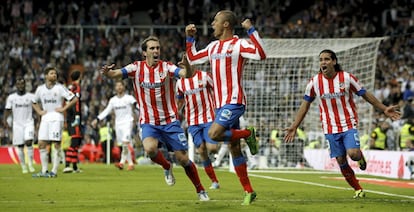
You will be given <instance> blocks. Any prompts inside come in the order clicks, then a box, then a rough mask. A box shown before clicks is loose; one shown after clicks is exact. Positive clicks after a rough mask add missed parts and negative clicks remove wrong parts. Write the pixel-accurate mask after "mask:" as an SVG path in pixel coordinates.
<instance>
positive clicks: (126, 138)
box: [92, 80, 137, 171]
mask: <svg viewBox="0 0 414 212" xmlns="http://www.w3.org/2000/svg"><path fill="white" fill-rule="evenodd" d="M115 91H116V95H115V96H113V97H111V99H109V102H108V105H107V106H106V108H105V109H104V110H103V111H102V112H101V113H100V114H99V115H98V116H97V117H96V119H95V120H94V121H93V122H92V126H96V123H97V122H98V121H100V120H103V119H104V118H105V117H106V116H108V115H109V114H110V113H111V112H112V111H114V113H115V135H116V140H117V142H118V146H121V160H120V161H119V163H117V164H116V165H115V166H116V167H118V168H119V169H120V170H122V169H123V168H124V164H125V161H128V171H131V170H134V162H133V160H132V158H131V150H130V149H129V148H128V146H129V145H130V144H132V128H133V126H134V109H135V108H136V107H135V104H136V103H137V101H136V100H135V98H134V97H133V96H132V95H129V94H127V93H126V92H125V82H124V81H122V80H119V81H117V82H116V84H115Z"/></svg>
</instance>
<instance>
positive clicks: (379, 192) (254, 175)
mask: <svg viewBox="0 0 414 212" xmlns="http://www.w3.org/2000/svg"><path fill="white" fill-rule="evenodd" d="M249 176H252V177H258V178H263V179H269V180H278V181H283V182H291V183H301V184H306V185H313V186H319V187H324V188H333V189H340V190H352V189H351V188H344V187H339V186H331V185H326V184H321V183H313V182H308V181H302V180H292V179H285V178H280V177H272V176H265V175H258V174H249ZM364 190H365V191H367V192H370V193H374V194H381V195H385V196H392V197H401V198H407V199H414V196H408V195H400V194H392V193H387V192H382V191H374V190H367V189H364Z"/></svg>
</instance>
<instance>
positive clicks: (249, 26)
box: [241, 18, 253, 30]
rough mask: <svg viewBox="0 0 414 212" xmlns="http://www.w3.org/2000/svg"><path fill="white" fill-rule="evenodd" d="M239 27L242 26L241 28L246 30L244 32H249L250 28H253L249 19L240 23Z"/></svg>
mask: <svg viewBox="0 0 414 212" xmlns="http://www.w3.org/2000/svg"><path fill="white" fill-rule="evenodd" d="M241 25H242V27H243V28H244V29H246V30H249V29H250V28H251V27H252V26H253V24H252V22H251V21H250V19H248V18H246V19H245V20H244V21H243V22H242V23H241Z"/></svg>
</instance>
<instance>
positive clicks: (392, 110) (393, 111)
mask: <svg viewBox="0 0 414 212" xmlns="http://www.w3.org/2000/svg"><path fill="white" fill-rule="evenodd" d="M397 109H398V106H397V105H393V106H388V107H387V108H385V110H384V114H385V115H386V116H387V117H389V118H390V119H391V120H393V121H395V120H398V119H400V118H401V112H400V111H397Z"/></svg>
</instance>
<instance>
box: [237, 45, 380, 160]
mask: <svg viewBox="0 0 414 212" xmlns="http://www.w3.org/2000/svg"><path fill="white" fill-rule="evenodd" d="M384 39H386V38H385V37H378V38H349V39H264V42H265V48H266V52H267V59H266V60H264V61H256V60H249V61H248V62H247V63H246V66H245V71H244V88H245V91H246V94H247V102H248V103H247V109H246V113H245V118H246V119H247V120H249V124H251V125H254V126H255V127H256V128H257V134H258V136H259V137H260V144H261V146H260V147H261V148H260V149H261V151H260V153H259V155H262V156H266V157H268V159H269V162H270V165H273V166H279V167H280V166H282V167H286V166H296V165H297V164H301V163H302V165H304V163H305V162H304V161H303V158H301V157H303V154H302V153H301V152H303V148H304V147H305V146H306V145H308V144H309V143H310V142H312V141H316V140H319V142H320V144H319V145H316V146H317V147H320V148H324V147H326V144H325V141H324V137H323V133H322V129H321V122H320V119H319V109H318V106H317V104H312V106H311V108H310V110H309V112H308V114H307V116H306V117H305V120H304V121H303V123H302V126H301V127H303V130H304V132H305V133H306V135H307V136H306V138H307V139H306V140H305V141H303V142H294V143H293V144H284V143H283V142H282V138H283V129H284V128H286V127H288V126H289V125H290V124H291V123H292V122H293V120H294V118H295V115H296V112H297V110H298V108H299V106H300V104H301V101H302V100H303V95H304V91H305V87H306V84H307V83H308V81H309V79H310V78H311V77H312V76H313V75H315V74H316V73H317V72H318V71H319V53H320V52H321V51H322V50H323V49H331V50H333V51H334V52H336V54H337V57H338V63H339V64H340V65H341V66H342V69H343V70H345V71H348V72H350V73H352V74H354V75H355V76H356V77H358V78H359V80H360V81H361V83H362V84H363V85H364V87H365V88H366V89H367V90H368V91H371V92H372V91H373V88H374V80H375V68H376V61H377V53H378V47H379V44H380V42H381V41H382V40H384ZM355 101H356V105H357V106H358V116H359V126H358V129H359V131H360V133H361V134H363V133H367V131H368V130H369V129H370V128H371V126H370V125H371V123H372V121H371V119H372V115H373V108H372V106H371V105H370V104H368V103H364V102H365V100H363V99H362V98H361V97H357V96H355ZM272 132H273V135H272ZM276 132H278V133H277V134H276ZM276 135H277V138H276V142H275V144H272V142H274V140H272V139H274V138H275V137H276ZM275 146H276V148H274V147H275Z"/></svg>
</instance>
